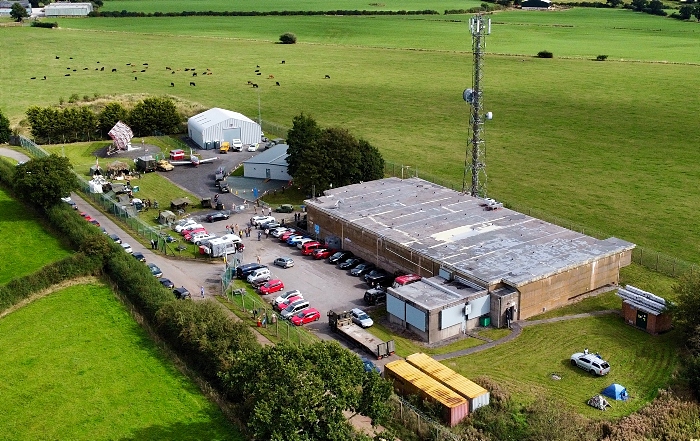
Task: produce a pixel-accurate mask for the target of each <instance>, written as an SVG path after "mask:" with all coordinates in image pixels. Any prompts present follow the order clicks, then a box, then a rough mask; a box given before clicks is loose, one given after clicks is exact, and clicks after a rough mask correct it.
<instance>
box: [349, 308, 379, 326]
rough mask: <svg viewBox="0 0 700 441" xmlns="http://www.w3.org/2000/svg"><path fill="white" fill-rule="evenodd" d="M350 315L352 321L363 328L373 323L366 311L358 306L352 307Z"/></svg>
mask: <svg viewBox="0 0 700 441" xmlns="http://www.w3.org/2000/svg"><path fill="white" fill-rule="evenodd" d="M350 315H351V316H352V322H353V323H355V324H357V325H359V326H361V327H363V328H369V327H370V326H372V325H373V324H374V321H373V320H372V317H370V316H368V315H367V313H366V312H364V311H363V310H361V309H360V308H353V310H352V311H350Z"/></svg>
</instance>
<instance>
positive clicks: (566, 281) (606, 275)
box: [516, 251, 632, 320]
mask: <svg viewBox="0 0 700 441" xmlns="http://www.w3.org/2000/svg"><path fill="white" fill-rule="evenodd" d="M631 256H632V251H628V252H624V253H619V254H616V255H613V256H609V257H606V258H603V259H599V260H596V261H594V262H591V263H589V264H587V265H581V266H578V267H575V268H572V269H569V270H567V271H563V272H561V273H559V274H555V275H553V276H550V277H547V278H545V279H541V280H538V281H535V282H532V283H529V284H527V285H523V286H519V287H518V290H519V291H520V300H519V302H518V303H519V304H520V308H519V313H518V316H517V317H516V320H524V319H526V318H528V317H532V316H533V315H537V314H541V313H542V312H545V311H548V310H550V309H553V308H557V307H559V306H563V305H566V304H568V303H570V302H571V301H572V300H574V299H576V297H578V296H580V295H582V294H585V293H587V292H590V291H593V290H596V289H598V288H600V287H603V286H605V285H615V284H617V283H618V282H619V280H620V267H622V266H626V265H628V264H629V262H630V259H631Z"/></svg>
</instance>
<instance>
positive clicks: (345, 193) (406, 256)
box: [305, 178, 634, 343]
mask: <svg viewBox="0 0 700 441" xmlns="http://www.w3.org/2000/svg"><path fill="white" fill-rule="evenodd" d="M324 194H325V196H323V197H319V198H316V199H311V200H306V201H305V204H306V210H307V212H308V222H309V230H310V231H318V235H319V237H320V238H321V239H324V240H327V241H330V242H335V243H339V244H341V246H342V248H344V249H348V250H350V251H353V252H354V253H355V254H357V255H359V256H360V257H363V258H365V259H366V260H368V261H370V262H372V263H375V264H377V265H378V266H380V267H382V268H385V269H387V270H389V271H392V272H393V271H403V272H410V273H416V274H419V275H421V276H423V280H422V281H420V282H417V283H413V284H410V285H405V286H399V287H396V288H390V289H389V290H388V292H387V314H388V318H389V320H390V321H391V322H392V323H394V324H397V325H399V326H401V327H403V328H404V329H407V330H410V331H412V332H413V333H415V334H417V335H418V336H420V337H421V338H423V339H424V340H426V341H428V342H431V343H432V342H437V341H440V340H443V339H446V338H449V337H452V336H455V335H458V334H460V333H463V332H466V330H468V329H471V328H474V327H476V326H477V325H479V324H480V325H482V326H485V325H488V324H489V323H491V324H493V325H494V326H496V327H503V326H506V325H507V324H508V322H509V320H523V319H526V318H528V317H531V316H533V315H537V314H539V313H542V312H544V311H546V310H549V309H552V308H556V307H559V306H562V305H565V304H567V303H570V302H571V301H573V300H575V299H578V298H580V297H581V296H583V295H586V294H589V293H593V292H595V291H597V290H599V289H601V288H604V287H607V286H614V285H616V284H617V283H618V281H619V270H620V268H621V267H623V266H626V265H629V263H630V262H631V257H632V250H633V249H634V244H632V243H630V242H626V241H624V240H620V239H616V238H608V239H605V240H599V239H596V238H593V237H590V236H586V235H584V234H581V233H578V232H575V231H571V230H567V229H565V228H562V227H559V226H557V225H553V224H550V223H548V222H545V221H542V220H539V219H535V218H533V217H531V216H527V215H525V214H522V213H518V212H515V211H512V210H509V209H506V208H498V209H489V208H491V207H490V206H487V204H486V201H485V200H483V199H480V198H476V197H472V196H469V195H467V194H463V193H459V192H457V191H454V190H450V189H448V188H445V187H442V186H440V185H437V184H433V183H431V182H427V181H424V180H422V179H418V178H410V179H399V178H386V179H381V180H377V181H371V182H364V183H360V184H353V185H348V186H345V187H340V188H334V189H331V190H327V191H326V192H325V193H324Z"/></svg>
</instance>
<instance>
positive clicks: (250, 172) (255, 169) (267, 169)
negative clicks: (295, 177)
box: [243, 144, 292, 181]
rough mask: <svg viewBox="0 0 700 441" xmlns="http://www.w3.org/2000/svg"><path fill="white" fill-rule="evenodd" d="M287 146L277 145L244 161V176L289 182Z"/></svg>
mask: <svg viewBox="0 0 700 441" xmlns="http://www.w3.org/2000/svg"><path fill="white" fill-rule="evenodd" d="M288 147H289V146H287V144H277V145H276V146H274V147H271V148H269V149H267V150H265V151H264V152H262V153H260V154H258V155H255V156H253V157H252V158H250V159H246V160H245V161H243V176H244V177H246V178H259V179H272V180H278V181H289V180H291V179H292V177H291V176H289V173H288V172H287V156H289V155H288V154H287V148H288Z"/></svg>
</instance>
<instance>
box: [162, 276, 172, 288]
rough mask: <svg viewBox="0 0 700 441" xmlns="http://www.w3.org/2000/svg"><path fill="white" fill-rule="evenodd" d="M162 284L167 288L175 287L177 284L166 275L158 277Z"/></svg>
mask: <svg viewBox="0 0 700 441" xmlns="http://www.w3.org/2000/svg"><path fill="white" fill-rule="evenodd" d="M158 281H159V282H160V284H161V285H163V286H164V287H166V288H175V284H174V283H173V282H172V281H171V280H170V279H166V278H165V277H161V278H159V279H158Z"/></svg>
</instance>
